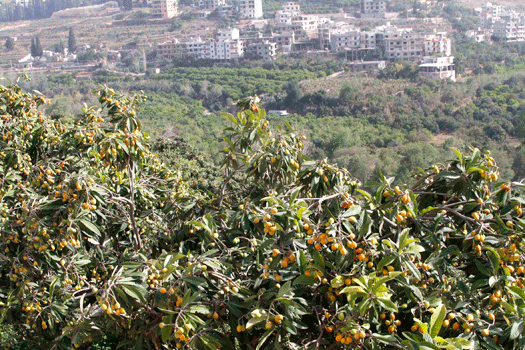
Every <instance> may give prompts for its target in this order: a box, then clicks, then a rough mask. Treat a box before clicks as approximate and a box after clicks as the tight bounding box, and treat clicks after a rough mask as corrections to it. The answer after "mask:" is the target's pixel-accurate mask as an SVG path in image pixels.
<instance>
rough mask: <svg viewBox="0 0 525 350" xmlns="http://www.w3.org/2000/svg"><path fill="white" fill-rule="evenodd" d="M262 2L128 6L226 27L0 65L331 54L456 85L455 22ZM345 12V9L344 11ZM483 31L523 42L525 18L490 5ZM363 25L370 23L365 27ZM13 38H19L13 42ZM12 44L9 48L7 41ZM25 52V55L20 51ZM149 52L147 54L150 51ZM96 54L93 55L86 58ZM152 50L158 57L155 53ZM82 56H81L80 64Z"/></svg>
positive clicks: (380, 4) (376, 5)
mask: <svg viewBox="0 0 525 350" xmlns="http://www.w3.org/2000/svg"><path fill="white" fill-rule="evenodd" d="M262 2H263V0H236V1H234V2H233V3H229V2H227V1H226V0H199V1H197V2H195V3H194V4H192V6H185V7H183V8H179V6H178V1H177V0H153V1H146V0H144V1H141V0H136V1H133V2H124V3H123V4H122V6H120V7H119V8H118V10H119V11H121V12H126V11H130V10H132V9H148V11H149V13H150V15H151V18H150V21H152V22H154V21H159V20H162V19H176V20H177V18H179V19H178V20H177V21H188V20H192V19H199V20H200V21H204V22H205V21H208V20H210V21H211V20H217V19H219V20H221V19H222V20H224V21H226V22H227V23H228V26H226V27H221V28H215V29H213V30H212V33H210V30H209V28H206V29H208V30H207V31H202V32H200V31H198V30H197V31H195V32H192V33H187V32H186V33H184V34H182V33H177V32H176V31H173V32H171V33H164V34H163V35H161V36H157V38H156V40H155V42H153V43H149V44H148V45H142V47H141V46H137V47H127V46H123V47H120V48H106V47H103V46H102V45H100V46H99V47H91V46H90V45H89V44H88V43H79V44H78V45H76V46H75V48H74V52H73V51H72V50H71V48H70V49H69V50H68V48H63V49H61V50H58V52H57V51H50V50H42V52H41V54H40V55H38V56H37V55H35V54H34V53H32V52H30V51H29V50H27V52H26V53H25V54H23V55H22V56H21V57H19V58H18V59H17V60H16V61H10V62H9V64H4V65H3V67H2V68H1V69H2V70H3V71H4V72H9V71H30V72H31V71H34V70H38V71H42V70H44V71H53V72H58V71H80V72H82V71H89V69H92V68H93V67H95V66H98V65H100V64H101V63H103V64H105V65H107V67H109V68H110V69H113V70H115V71H129V69H130V66H132V67H131V68H132V71H133V72H135V73H139V74H140V73H144V72H146V71H148V70H149V71H151V72H153V73H155V72H157V73H158V72H160V70H161V68H160V67H162V66H163V65H164V64H166V63H169V62H172V61H173V60H180V59H191V60H197V61H198V60H208V61H210V62H213V63H216V64H225V63H228V62H232V61H236V60H240V59H259V60H273V59H275V58H276V57H278V56H281V57H286V55H289V54H293V53H296V52H302V53H305V54H312V55H325V56H332V57H334V58H337V59H344V60H346V61H347V68H346V69H347V70H348V71H352V72H367V73H370V74H377V73H378V72H379V71H380V70H382V69H384V68H385V67H387V66H388V64H389V63H391V62H394V61H396V60H405V61H411V62H415V63H417V64H419V72H420V74H421V75H423V76H426V77H429V78H441V79H450V80H452V81H455V80H456V72H455V65H454V57H452V41H451V38H450V37H449V36H448V33H449V32H450V31H451V30H452V28H451V26H450V24H448V23H447V22H446V21H444V19H443V18H441V17H421V16H419V17H411V16H409V14H408V13H407V16H406V17H403V16H401V14H399V13H396V12H391V11H390V9H389V8H388V6H387V2H386V1H382V0H361V1H360V6H359V7H358V8H355V11H353V12H344V11H341V12H339V13H332V14H306V13H303V11H302V10H301V6H300V5H299V4H296V3H294V2H288V3H284V4H283V5H282V7H281V8H280V9H278V10H276V11H272V12H271V13H268V14H265V13H263V3H262ZM420 3H421V6H419V11H426V12H430V11H432V10H435V9H436V7H439V6H441V7H442V6H443V3H439V2H437V1H426V0H422V1H420ZM341 10H342V9H341ZM475 11H476V13H477V15H478V20H479V27H478V29H477V30H469V31H468V32H466V33H465V34H466V36H467V37H469V38H470V39H471V40H472V41H476V42H482V41H489V42H490V41H524V40H525V13H520V12H516V11H514V10H510V9H506V8H505V7H504V6H501V5H497V4H492V3H490V2H488V3H486V4H485V5H484V6H483V7H481V8H477V9H476V10H475ZM363 21H366V23H370V24H373V25H368V26H364V27H363V26H360V25H359V24H361V23H363ZM8 40H16V38H8ZM6 44H7V43H6ZM19 50H20V52H23V51H24V50H23V49H22V48H20V49H19ZM146 52H148V54H146ZM88 53H89V54H91V57H90V56H89V55H87V54H88ZM151 53H153V54H151ZM79 56H81V57H82V58H83V59H82V60H79Z"/></svg>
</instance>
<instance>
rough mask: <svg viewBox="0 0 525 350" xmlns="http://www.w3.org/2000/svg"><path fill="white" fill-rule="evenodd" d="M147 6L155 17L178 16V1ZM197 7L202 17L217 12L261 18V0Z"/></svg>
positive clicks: (217, 0)
mask: <svg viewBox="0 0 525 350" xmlns="http://www.w3.org/2000/svg"><path fill="white" fill-rule="evenodd" d="M143 1H144V0H137V5H138V3H139V2H140V6H143ZM149 5H150V6H151V7H152V9H153V14H154V15H155V16H157V17H162V18H171V17H174V16H176V15H177V14H178V0H151V2H150V3H149ZM197 5H198V7H199V8H200V9H201V10H202V11H201V14H202V16H206V15H208V14H209V13H210V12H211V11H213V10H217V11H218V13H219V15H221V16H231V15H238V16H239V17H240V18H262V16H263V9H262V0H234V1H233V4H226V0H199V1H198V2H197Z"/></svg>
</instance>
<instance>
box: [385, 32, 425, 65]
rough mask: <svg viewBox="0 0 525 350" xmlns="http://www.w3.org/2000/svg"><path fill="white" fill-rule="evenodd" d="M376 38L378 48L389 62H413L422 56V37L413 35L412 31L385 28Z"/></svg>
mask: <svg viewBox="0 0 525 350" xmlns="http://www.w3.org/2000/svg"><path fill="white" fill-rule="evenodd" d="M379 34H380V35H379V36H377V37H376V41H378V46H380V47H381V48H382V50H383V52H384V55H385V58H387V59H389V60H395V59H405V60H410V61H412V60H415V59H418V58H421V57H423V55H424V43H423V42H424V37H423V35H421V34H419V33H414V32H413V31H412V29H409V28H405V29H398V28H397V27H393V26H387V27H386V28H385V29H384V31H383V32H382V33H379Z"/></svg>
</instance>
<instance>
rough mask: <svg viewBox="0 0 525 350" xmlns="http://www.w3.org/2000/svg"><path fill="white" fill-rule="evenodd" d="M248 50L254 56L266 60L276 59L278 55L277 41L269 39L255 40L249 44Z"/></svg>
mask: <svg viewBox="0 0 525 350" xmlns="http://www.w3.org/2000/svg"><path fill="white" fill-rule="evenodd" d="M248 51H249V52H250V54H251V55H252V56H255V57H258V58H262V59H264V60H270V59H274V58H275V56H276V55H277V43H276V42H271V41H269V40H263V41H260V42H255V43H252V44H250V45H249V46H248Z"/></svg>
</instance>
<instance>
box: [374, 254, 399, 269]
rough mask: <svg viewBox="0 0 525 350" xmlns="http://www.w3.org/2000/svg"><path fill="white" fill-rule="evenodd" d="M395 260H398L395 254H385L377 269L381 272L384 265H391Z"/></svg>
mask: <svg viewBox="0 0 525 350" xmlns="http://www.w3.org/2000/svg"><path fill="white" fill-rule="evenodd" d="M394 260H396V257H395V256H385V257H384V258H383V259H381V261H380V262H379V264H377V271H379V272H381V270H383V267H385V266H388V265H390V264H391V263H392V262H393V261H394Z"/></svg>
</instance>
